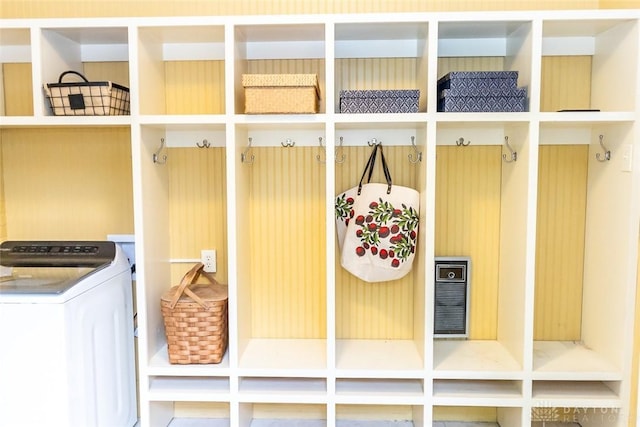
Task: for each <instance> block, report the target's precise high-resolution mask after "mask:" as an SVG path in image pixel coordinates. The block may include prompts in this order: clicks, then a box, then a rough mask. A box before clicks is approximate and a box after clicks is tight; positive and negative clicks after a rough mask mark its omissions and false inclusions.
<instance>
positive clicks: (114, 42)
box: [36, 26, 129, 116]
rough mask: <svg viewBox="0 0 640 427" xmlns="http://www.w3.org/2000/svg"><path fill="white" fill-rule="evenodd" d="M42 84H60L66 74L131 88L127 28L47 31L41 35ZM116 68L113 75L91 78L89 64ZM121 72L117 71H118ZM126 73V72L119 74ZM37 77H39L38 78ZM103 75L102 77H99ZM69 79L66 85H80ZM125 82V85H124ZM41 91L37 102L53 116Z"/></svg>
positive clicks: (107, 27) (102, 27) (81, 27)
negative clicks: (77, 74) (70, 83)
mask: <svg viewBox="0 0 640 427" xmlns="http://www.w3.org/2000/svg"><path fill="white" fill-rule="evenodd" d="M40 42H41V52H40V69H39V70H37V71H36V73H38V74H39V75H40V76H41V80H42V81H41V83H42V84H43V85H45V84H47V83H58V81H59V78H60V77H61V75H62V73H64V72H65V71H75V72H79V73H81V74H83V75H85V77H86V78H87V79H88V80H89V81H105V80H106V81H111V82H113V83H117V84H120V85H122V86H126V87H128V86H129V81H128V66H129V32H128V29H127V27H117V26H116V27H111V26H91V27H84V26H77V27H76V26H67V27H48V28H43V29H42V30H41V32H40ZM92 63H101V64H115V65H113V68H112V70H113V71H112V72H106V75H105V74H103V71H102V70H105V67H99V68H100V69H101V71H100V72H96V73H95V74H92V73H91V72H90V70H91V68H90V64H92ZM116 70H118V71H116ZM120 70H123V71H120ZM38 74H36V75H38ZM97 74H100V75H97ZM67 78H69V77H66V78H65V79H64V80H63V82H67V81H80V80H77V79H76V80H74V79H73V78H69V80H66V79H67ZM125 80H126V81H125ZM40 93H41V92H40V91H39V92H37V95H38V96H36V101H37V102H38V103H40V105H41V108H42V111H43V114H44V115H49V116H50V115H53V113H52V111H51V109H50V107H49V105H48V102H47V100H46V99H45V98H42V102H39V100H40Z"/></svg>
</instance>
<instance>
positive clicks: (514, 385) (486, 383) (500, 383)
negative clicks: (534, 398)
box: [433, 379, 523, 407]
mask: <svg viewBox="0 0 640 427" xmlns="http://www.w3.org/2000/svg"><path fill="white" fill-rule="evenodd" d="M522 399H523V392H522V381H515V380H466V379H436V380H434V382H433V400H434V404H437V405H460V404H468V403H469V402H474V404H475V405H478V406H505V407H519V406H522V402H523V400H522Z"/></svg>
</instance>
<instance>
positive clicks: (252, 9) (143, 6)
mask: <svg viewBox="0 0 640 427" xmlns="http://www.w3.org/2000/svg"><path fill="white" fill-rule="evenodd" d="M601 3H602V5H603V7H625V8H633V7H638V6H637V1H636V0H626V1H625V0H602V1H598V0H517V1H514V0H483V1H476V0H427V1H417V0H400V1H388V0H353V1H340V0H324V1H314V0H303V1H301V0H275V1H258V0H218V1H210V0H186V1H175V0H158V1H154V2H153V3H152V4H153V7H149V4H150V3H149V2H148V1H146V0H134V1H130V0H118V1H106V0H85V1H81V2H80V1H73V0H68V1H50V0H3V2H2V8H0V17H2V18H21V17H67V16H78V17H82V16H189V15H254V14H257V15H259V14H280V13H282V14H295V13H363V12H405V11H413V12H417V11H468V10H532V9H534V10H535V9H556V10H558V9H597V8H598V7H599V5H600V4H601Z"/></svg>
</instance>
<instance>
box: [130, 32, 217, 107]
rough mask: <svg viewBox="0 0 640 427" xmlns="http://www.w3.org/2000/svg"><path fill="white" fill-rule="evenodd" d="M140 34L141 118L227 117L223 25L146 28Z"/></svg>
mask: <svg viewBox="0 0 640 427" xmlns="http://www.w3.org/2000/svg"><path fill="white" fill-rule="evenodd" d="M137 31H138V46H137V49H136V51H137V52H138V63H139V64H138V76H137V78H136V82H137V84H138V85H139V94H140V95H139V96H140V100H139V109H140V114H143V115H193V114H196V115H216V114H224V113H225V102H226V101H225V100H226V89H225V88H226V80H227V78H226V72H225V67H226V62H225V34H224V26H223V25H222V24H218V25H216V24H215V23H211V20H208V23H207V24H205V23H202V22H199V23H197V24H195V25H185V26H180V25H175V26H148V27H147V26H145V27H140V28H138V29H137Z"/></svg>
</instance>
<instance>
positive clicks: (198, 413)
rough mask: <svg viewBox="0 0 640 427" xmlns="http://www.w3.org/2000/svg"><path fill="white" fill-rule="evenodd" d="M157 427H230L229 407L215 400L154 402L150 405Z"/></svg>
mask: <svg viewBox="0 0 640 427" xmlns="http://www.w3.org/2000/svg"><path fill="white" fill-rule="evenodd" d="M150 406H151V408H152V413H153V414H154V417H153V418H152V420H153V421H152V422H154V423H155V424H152V425H157V426H167V427H204V426H207V427H230V426H231V425H232V424H231V416H230V413H231V410H230V405H229V404H228V403H224V402H216V401H215V400H199V399H195V400H176V401H161V400H160V399H159V400H156V401H152V402H151V403H150Z"/></svg>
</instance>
